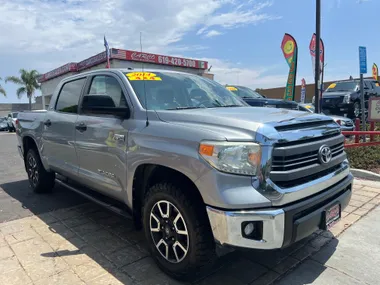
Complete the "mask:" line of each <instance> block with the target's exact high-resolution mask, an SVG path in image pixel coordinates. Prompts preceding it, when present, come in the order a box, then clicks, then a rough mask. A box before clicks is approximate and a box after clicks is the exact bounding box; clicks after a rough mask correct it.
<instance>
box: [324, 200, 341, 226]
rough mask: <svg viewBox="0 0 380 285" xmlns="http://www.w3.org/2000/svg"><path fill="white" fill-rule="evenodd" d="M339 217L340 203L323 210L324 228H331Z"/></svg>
mask: <svg viewBox="0 0 380 285" xmlns="http://www.w3.org/2000/svg"><path fill="white" fill-rule="evenodd" d="M340 218H341V209H340V204H335V205H333V206H331V207H330V208H328V209H326V211H325V229H326V230H329V229H331V228H332V227H333V226H334V225H335V224H336V223H337V222H338V221H339V220H340Z"/></svg>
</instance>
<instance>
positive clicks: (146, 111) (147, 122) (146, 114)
mask: <svg viewBox="0 0 380 285" xmlns="http://www.w3.org/2000/svg"><path fill="white" fill-rule="evenodd" d="M141 35H142V32H140V52H141V53H142V41H141ZM141 71H142V74H143V76H142V78H143V88H144V101H145V116H146V126H149V119H148V100H147V98H146V88H145V79H144V62H143V61H142V62H141Z"/></svg>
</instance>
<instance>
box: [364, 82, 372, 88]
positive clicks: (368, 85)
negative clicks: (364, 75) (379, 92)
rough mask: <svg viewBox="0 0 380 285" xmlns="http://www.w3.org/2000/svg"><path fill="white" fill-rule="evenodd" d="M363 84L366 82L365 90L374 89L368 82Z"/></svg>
mask: <svg viewBox="0 0 380 285" xmlns="http://www.w3.org/2000/svg"><path fill="white" fill-rule="evenodd" d="M363 82H364V89H365V88H368V89H372V86H371V85H370V84H369V82H368V81H366V80H363Z"/></svg>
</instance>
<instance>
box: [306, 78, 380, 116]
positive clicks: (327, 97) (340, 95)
mask: <svg viewBox="0 0 380 285" xmlns="http://www.w3.org/2000/svg"><path fill="white" fill-rule="evenodd" d="M363 91H364V96H365V105H364V106H365V110H366V112H367V110H368V100H369V98H370V97H373V96H380V87H379V82H378V81H376V80H374V79H364V90H363ZM314 101H315V98H314V97H313V102H314ZM321 107H322V111H323V112H324V113H325V114H326V115H338V116H344V115H346V116H347V117H349V118H359V117H360V115H361V101H360V81H359V80H347V81H338V82H335V83H332V84H330V85H329V86H328V88H327V89H326V90H325V92H323V94H322V100H321Z"/></svg>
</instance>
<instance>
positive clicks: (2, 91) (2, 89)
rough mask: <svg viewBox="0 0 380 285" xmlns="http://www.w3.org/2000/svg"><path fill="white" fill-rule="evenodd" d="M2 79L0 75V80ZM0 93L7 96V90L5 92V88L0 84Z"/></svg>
mask: <svg viewBox="0 0 380 285" xmlns="http://www.w3.org/2000/svg"><path fill="white" fill-rule="evenodd" d="M1 80H3V79H2V78H1V77H0V81H1ZM0 94H3V95H4V96H7V92H5V89H4V88H3V86H1V84H0Z"/></svg>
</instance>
